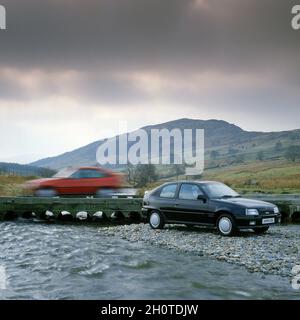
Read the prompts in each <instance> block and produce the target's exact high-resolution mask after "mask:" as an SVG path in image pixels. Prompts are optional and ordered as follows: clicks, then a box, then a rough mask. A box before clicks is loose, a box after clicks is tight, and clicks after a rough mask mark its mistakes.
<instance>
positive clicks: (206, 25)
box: [0, 0, 300, 104]
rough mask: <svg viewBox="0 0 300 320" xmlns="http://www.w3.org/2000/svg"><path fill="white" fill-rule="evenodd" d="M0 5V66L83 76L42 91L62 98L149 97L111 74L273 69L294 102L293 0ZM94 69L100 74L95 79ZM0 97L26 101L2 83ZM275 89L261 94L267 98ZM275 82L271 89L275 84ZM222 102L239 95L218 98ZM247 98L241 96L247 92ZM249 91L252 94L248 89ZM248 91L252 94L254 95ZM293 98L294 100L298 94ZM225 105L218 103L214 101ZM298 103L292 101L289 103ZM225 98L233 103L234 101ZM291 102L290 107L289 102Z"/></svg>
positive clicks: (297, 47)
mask: <svg viewBox="0 0 300 320" xmlns="http://www.w3.org/2000/svg"><path fill="white" fill-rule="evenodd" d="M195 1H196V0H184V1H183V0H164V1H161V0H43V1H42V2H41V1H40V0H27V1H19V0H2V4H4V5H5V6H6V8H7V15H8V30H7V31H6V32H2V33H0V45H1V50H0V65H2V66H9V67H13V68H17V69H19V70H23V72H24V73H26V72H27V70H30V69H34V68H36V69H42V70H46V71H48V72H52V71H55V70H62V71H63V70H76V71H78V72H81V73H82V78H81V80H78V81H75V82H74V83H73V90H72V88H70V87H68V86H69V85H70V84H68V83H66V84H64V83H54V82H48V83H45V84H44V85H42V86H41V87H40V95H41V96H42V95H43V94H47V93H48V92H50V93H51V92H58V93H60V92H62V93H64V92H66V93H70V94H73V95H75V96H76V94H78V95H81V96H85V98H86V99H88V100H95V101H99V100H101V101H103V100H104V101H124V102H131V101H133V100H142V99H150V96H148V95H146V94H145V92H143V91H142V90H138V89H137V88H135V87H134V86H132V85H131V84H130V83H128V82H126V81H125V80H120V79H115V78H114V76H113V74H114V73H115V72H120V71H121V72H124V73H130V72H134V71H136V70H141V72H142V71H143V70H147V71H149V70H150V71H155V72H161V73H163V74H165V75H167V76H169V77H171V78H174V79H177V78H181V77H182V76H184V77H186V78H187V79H188V78H189V75H192V74H194V73H201V72H204V71H211V70H212V71H216V70H218V71H222V72H223V73H227V74H228V75H229V76H230V73H235V72H240V73H244V74H247V73H249V72H251V73H255V72H256V73H257V74H258V76H259V75H260V74H262V73H264V72H267V73H271V74H272V73H273V74H274V76H278V75H279V76H281V77H282V79H283V83H282V90H283V91H286V92H287V94H289V93H292V94H294V96H295V97H296V88H297V84H298V83H299V80H300V79H299V76H300V41H299V40H300V32H298V33H297V32H295V31H293V30H292V29H291V26H290V21H291V13H290V12H291V8H292V5H293V4H294V3H295V1H292V0H284V1H282V0H206V1H205V0H204V1H203V2H204V5H203V6H202V7H201V6H200V7H198V8H196V7H195ZM95 73H99V76H95ZM1 81H2V84H3V87H2V89H1V91H0V94H1V97H2V98H3V97H4V98H5V97H9V96H10V95H11V94H15V95H16V92H18V93H19V96H20V98H26V97H27V98H30V97H31V95H30V94H28V93H26V90H23V91H22V88H21V87H18V85H17V84H14V83H13V82H11V81H10V82H5V79H4V80H3V78H2V80H1ZM273 86H274V84H273V83H272V79H270V87H269V89H266V90H265V91H264V92H262V93H261V96H260V95H258V96H257V101H259V98H261V99H263V96H264V93H265V95H267V94H269V93H270V91H271V89H272V87H273ZM275 86H277V83H276V84H275ZM217 90H218V91H219V92H220V95H221V94H222V95H223V96H222V97H223V100H225V98H228V99H229V100H230V95H235V94H236V95H237V96H236V98H235V99H233V100H234V103H235V104H237V103H240V100H242V99H239V96H242V95H241V94H239V93H238V92H236V90H234V89H232V90H231V91H230V92H222V89H220V88H217ZM243 93H244V94H245V95H244V96H247V91H245V92H243ZM179 94H180V95H181V97H182V99H183V100H184V99H185V97H186V101H193V100H194V101H195V104H197V102H199V101H206V100H208V99H210V95H207V96H205V95H203V94H198V95H197V94H194V95H192V98H190V97H189V94H187V93H185V92H181V91H180V90H178V91H177V92H172V90H169V91H168V90H166V93H165V96H166V97H170V99H172V97H173V99H176V96H178V95H179ZM249 94H250V95H251V93H248V96H249ZM252 95H253V93H252ZM297 97H298V96H297ZM220 99H221V98H220ZM294 100H295V99H294ZM230 101H231V100H230ZM293 103H294V102H293Z"/></svg>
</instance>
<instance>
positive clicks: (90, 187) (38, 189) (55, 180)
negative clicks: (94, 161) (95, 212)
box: [25, 167, 123, 197]
mask: <svg viewBox="0 0 300 320" xmlns="http://www.w3.org/2000/svg"><path fill="white" fill-rule="evenodd" d="M122 183H123V178H122V175H121V174H118V173H115V172H113V171H111V170H108V169H104V168H100V167H81V168H77V169H74V168H67V169H63V170H62V171H60V172H58V173H57V174H56V175H54V176H53V177H52V178H47V179H37V180H31V181H28V182H27V184H26V186H25V187H26V188H27V189H31V190H33V192H34V194H35V195H36V196H40V197H54V196H58V195H96V196H106V195H110V194H113V193H114V192H117V190H118V189H119V188H120V187H121V186H122Z"/></svg>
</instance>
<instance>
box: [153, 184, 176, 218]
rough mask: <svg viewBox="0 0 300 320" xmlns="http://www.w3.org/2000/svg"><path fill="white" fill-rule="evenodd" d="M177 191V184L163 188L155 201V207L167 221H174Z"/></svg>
mask: <svg viewBox="0 0 300 320" xmlns="http://www.w3.org/2000/svg"><path fill="white" fill-rule="evenodd" d="M177 189H178V183H172V184H168V185H166V186H164V187H163V188H162V189H161V190H160V192H159V194H158V196H157V200H156V206H157V207H158V209H159V210H160V211H161V212H162V213H163V214H164V215H165V217H166V219H167V220H168V221H170V220H174V204H175V197H176V193H177Z"/></svg>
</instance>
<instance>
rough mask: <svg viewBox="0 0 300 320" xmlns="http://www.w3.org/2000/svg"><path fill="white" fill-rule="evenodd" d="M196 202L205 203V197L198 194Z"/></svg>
mask: <svg viewBox="0 0 300 320" xmlns="http://www.w3.org/2000/svg"><path fill="white" fill-rule="evenodd" d="M197 199H198V200H202V201H203V202H204V203H205V202H206V201H207V197H206V196H204V195H203V194H199V195H198V197H197Z"/></svg>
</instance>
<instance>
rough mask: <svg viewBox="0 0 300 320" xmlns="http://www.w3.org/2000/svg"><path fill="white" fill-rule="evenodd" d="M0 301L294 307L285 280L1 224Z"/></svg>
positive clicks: (51, 229) (159, 251) (42, 228)
mask: <svg viewBox="0 0 300 320" xmlns="http://www.w3.org/2000/svg"><path fill="white" fill-rule="evenodd" d="M0 243H1V250H0V299H299V298H300V294H299V292H295V291H294V290H293V289H292V288H291V284H290V279H288V278H281V277H276V276H265V275H263V274H252V273H249V272H248V271H246V270H245V269H244V268H242V267H239V266H234V265H231V264H228V263H226V262H219V261H215V260H212V259H209V258H204V257H199V256H194V255H192V254H185V253H179V252H177V251H172V250H167V249H164V248H161V247H156V246H153V245H149V244H146V243H129V242H127V241H125V240H121V239H118V238H116V237H104V236H102V235H101V227H99V226H95V225H94V226H92V225H85V226H84V225H71V224H46V223H41V222H28V221H26V222H24V221H22V220H21V221H20V220H19V221H17V222H2V223H0Z"/></svg>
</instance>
